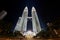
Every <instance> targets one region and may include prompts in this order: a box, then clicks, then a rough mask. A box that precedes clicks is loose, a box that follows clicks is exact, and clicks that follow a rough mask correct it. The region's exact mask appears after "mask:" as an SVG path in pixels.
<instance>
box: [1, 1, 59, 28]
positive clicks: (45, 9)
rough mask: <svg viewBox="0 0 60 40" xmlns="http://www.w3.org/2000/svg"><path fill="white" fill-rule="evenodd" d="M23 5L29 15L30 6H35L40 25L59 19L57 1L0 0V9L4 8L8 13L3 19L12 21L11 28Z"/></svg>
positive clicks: (20, 13) (43, 25)
mask: <svg viewBox="0 0 60 40" xmlns="http://www.w3.org/2000/svg"><path fill="white" fill-rule="evenodd" d="M25 6H27V7H28V9H29V16H31V15H30V14H31V8H32V6H34V7H35V8H36V11H37V14H38V17H39V20H40V21H41V25H42V27H45V26H46V23H47V22H51V21H54V20H56V19H60V12H59V2H58V1H55V0H54V1H52V0H50V1H48V0H0V11H2V10H5V11H7V13H8V14H7V16H6V17H5V18H4V20H5V21H6V22H12V23H13V28H14V27H15V25H16V23H17V20H18V17H19V16H21V15H22V12H23V10H24V8H25Z"/></svg>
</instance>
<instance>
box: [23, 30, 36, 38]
mask: <svg viewBox="0 0 60 40" xmlns="http://www.w3.org/2000/svg"><path fill="white" fill-rule="evenodd" d="M24 36H25V37H27V38H32V37H33V36H36V34H35V33H34V32H32V31H30V30H29V31H27V32H25V33H24Z"/></svg>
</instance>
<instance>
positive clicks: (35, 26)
mask: <svg viewBox="0 0 60 40" xmlns="http://www.w3.org/2000/svg"><path fill="white" fill-rule="evenodd" d="M31 15H32V16H31V17H29V16H28V7H25V9H24V11H23V14H22V17H19V19H18V22H17V24H16V27H15V29H14V31H20V32H21V33H22V34H25V33H27V32H28V31H29V30H27V27H28V28H29V26H30V24H29V26H27V25H28V19H31V22H32V31H31V30H30V31H31V32H33V33H35V34H37V33H38V32H40V31H41V26H40V22H39V18H38V16H37V12H36V9H35V8H34V7H32V10H31Z"/></svg>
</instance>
